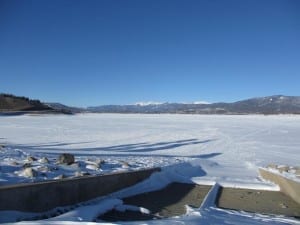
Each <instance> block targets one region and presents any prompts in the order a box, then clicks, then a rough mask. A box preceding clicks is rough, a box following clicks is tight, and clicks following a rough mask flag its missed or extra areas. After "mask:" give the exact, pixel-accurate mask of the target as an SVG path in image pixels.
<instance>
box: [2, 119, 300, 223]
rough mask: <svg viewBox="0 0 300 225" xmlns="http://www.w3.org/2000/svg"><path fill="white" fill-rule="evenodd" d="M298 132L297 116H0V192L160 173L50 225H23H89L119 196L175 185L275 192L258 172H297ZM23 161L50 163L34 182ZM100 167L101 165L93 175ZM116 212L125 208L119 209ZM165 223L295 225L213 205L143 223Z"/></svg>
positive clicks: (36, 164)
mask: <svg viewBox="0 0 300 225" xmlns="http://www.w3.org/2000/svg"><path fill="white" fill-rule="evenodd" d="M299 133H300V117H299V116H289V115H285V116H281V115H279V116H261V115H248V116H229V115H226V116H223V115H222V116H221V115H218V116H212V115H205V116H204V115H167V114H166V115H141V114H134V115H124V114H79V115H75V116H67V115H43V116H30V115H25V116H17V117H15V116H13V117H0V145H3V147H0V185H5V184H9V183H16V182H32V181H35V180H45V179H53V178H54V177H57V176H58V175H61V174H64V175H65V176H67V177H71V176H74V175H75V174H80V173H90V174H101V173H110V172H113V171H126V170H137V169H141V168H149V167H155V166H161V167H162V172H160V173H156V174H154V175H153V176H152V177H151V178H150V179H148V180H146V181H144V182H142V183H140V184H138V185H135V186H133V187H131V188H127V189H124V190H121V191H119V192H117V193H114V194H113V195H112V196H107V199H106V200H105V201H106V203H105V204H104V202H103V201H104V200H103V199H102V200H101V201H100V200H99V201H97V202H96V203H93V204H90V205H88V206H86V207H88V208H84V207H83V208H76V209H75V210H72V211H70V212H68V213H66V214H63V215H61V216H60V217H58V218H56V219H55V220H56V221H51V222H50V221H44V220H43V221H37V222H34V223H33V222H30V223H28V224H73V223H74V224H77V222H75V221H76V219H74V218H77V219H78V218H84V219H82V221H81V222H80V224H82V223H84V224H93V223H89V222H92V219H93V218H94V216H95V214H98V213H99V212H102V211H105V210H109V209H110V208H112V207H117V206H115V203H118V204H119V203H120V202H119V201H120V200H119V199H120V198H121V197H124V196H129V195H133V194H137V193H141V192H145V191H151V190H156V189H159V188H162V187H163V186H166V185H167V184H168V183H171V182H174V181H177V182H193V183H199V184H215V183H216V182H217V183H219V184H221V185H225V186H235V187H250V188H251V187H253V188H261V189H276V188H277V187H276V186H274V185H272V184H270V183H267V182H265V181H263V180H261V179H260V178H259V174H258V167H260V166H266V165H268V164H270V163H275V164H278V165H294V166H299V164H300V158H299V146H300V139H299ZM60 153H72V154H74V155H75V161H76V162H77V164H75V165H72V166H67V165H57V164H56V160H55V159H57V157H58V155H59V154H60ZM28 156H33V157H35V158H37V159H41V158H42V157H47V158H48V159H49V162H48V163H42V161H41V160H37V161H34V162H30V163H31V164H32V165H31V166H32V168H33V169H35V170H36V171H38V176H37V177H34V178H27V177H24V176H22V168H23V166H24V164H25V163H28V158H27V157H28ZM100 160H104V161H105V163H104V164H101V166H100V167H99V168H97V163H98V162H99V161H100ZM108 203H114V204H108ZM118 207H119V208H122V207H125V206H122V205H120V204H119V206H118ZM104 209H105V210H104ZM99 210H100V211H99ZM101 210H102V211H101ZM89 213H91V214H89ZM17 214H18V213H15V215H17ZM19 214H20V213H19ZM12 215H14V214H13V213H12V212H10V214H9V213H8V212H5V214H3V212H1V213H0V217H3V216H10V217H13V216H12ZM72 218H73V219H72ZM67 220H68V221H67ZM83 220H84V221H85V222H83ZM11 221H13V220H11ZM66 221H67V222H66ZM70 221H74V222H72V223H71V222H70ZM77 221H78V220H77ZM23 223H24V224H26V223H25V222H23ZM132 223H133V222H131V223H130V224H132ZM167 223H174V224H176V223H180V224H182V223H183V224H299V223H298V222H297V221H295V220H290V219H287V218H281V217H278V218H277V217H268V216H263V215H256V214H255V215H254V214H248V213H243V212H231V211H228V210H220V209H217V208H215V207H213V206H207V207H204V208H201V209H191V208H189V210H188V214H187V215H185V216H182V217H180V218H170V219H166V220H160V221H152V222H151V221H147V222H145V223H143V224H167ZM139 224H140V223H139Z"/></svg>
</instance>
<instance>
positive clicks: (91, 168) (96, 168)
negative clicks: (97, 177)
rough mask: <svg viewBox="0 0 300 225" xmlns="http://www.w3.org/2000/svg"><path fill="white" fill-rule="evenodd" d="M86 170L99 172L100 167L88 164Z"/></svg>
mask: <svg viewBox="0 0 300 225" xmlns="http://www.w3.org/2000/svg"><path fill="white" fill-rule="evenodd" d="M86 168H87V169H90V170H99V169H100V167H99V165H97V164H88V165H86Z"/></svg>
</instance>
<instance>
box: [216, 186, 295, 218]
mask: <svg viewBox="0 0 300 225" xmlns="http://www.w3.org/2000/svg"><path fill="white" fill-rule="evenodd" d="M217 206H218V207H220V208H224V209H233V210H239V211H240V210H242V211H246V212H253V213H261V214H271V215H284V216H289V217H296V218H300V205H299V204H298V203H297V202H295V201H294V200H293V199H291V198H290V197H289V196H287V195H286V194H284V193H282V192H279V191H264V190H253V189H241V188H221V189H220V191H219V198H218V200H217Z"/></svg>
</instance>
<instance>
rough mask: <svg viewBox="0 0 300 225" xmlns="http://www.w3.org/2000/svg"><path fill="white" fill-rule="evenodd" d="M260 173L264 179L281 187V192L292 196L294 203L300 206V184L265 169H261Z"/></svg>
mask: <svg viewBox="0 0 300 225" xmlns="http://www.w3.org/2000/svg"><path fill="white" fill-rule="evenodd" d="M259 173H260V175H261V176H262V177H263V178H264V179H266V180H269V181H271V182H273V183H275V184H277V185H279V187H280V190H281V191H282V192H283V193H285V194H286V195H288V196H290V197H291V198H292V199H293V200H294V201H296V202H297V203H299V204H300V183H298V182H296V181H293V180H290V179H288V178H286V177H284V176H281V175H280V174H277V173H272V172H270V171H268V170H265V169H263V168H259Z"/></svg>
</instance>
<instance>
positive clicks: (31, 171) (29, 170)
mask: <svg viewBox="0 0 300 225" xmlns="http://www.w3.org/2000/svg"><path fill="white" fill-rule="evenodd" d="M37 175H38V172H37V171H35V170H34V169H32V168H30V167H29V168H25V169H24V170H23V176H24V177H31V178H32V177H36V176H37Z"/></svg>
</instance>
